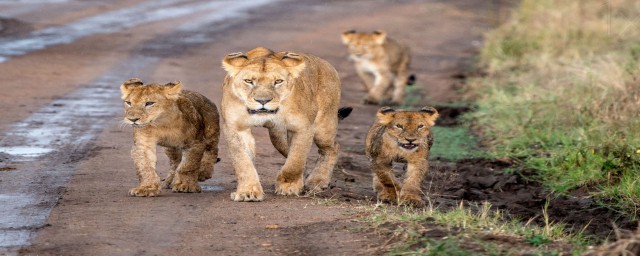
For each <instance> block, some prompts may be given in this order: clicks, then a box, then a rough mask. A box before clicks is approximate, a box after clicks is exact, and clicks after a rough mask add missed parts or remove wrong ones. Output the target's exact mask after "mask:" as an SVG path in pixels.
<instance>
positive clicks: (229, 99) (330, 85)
mask: <svg viewBox="0 0 640 256" xmlns="http://www.w3.org/2000/svg"><path fill="white" fill-rule="evenodd" d="M222 66H223V68H224V69H225V70H226V71H227V76H226V77H225V79H224V83H223V85H222V90H223V94H222V103H221V107H222V111H221V112H222V118H223V120H224V126H223V127H224V129H223V133H224V137H225V139H226V141H227V143H228V148H229V155H230V157H231V158H232V161H233V167H234V169H235V172H236V178H237V179H238V188H237V190H236V192H235V193H232V194H231V199H232V200H234V201H261V200H262V199H263V197H264V192H263V190H262V185H261V184H260V179H259V176H258V173H257V171H256V167H255V166H254V158H255V151H256V149H255V141H254V138H253V135H252V134H251V127H253V126H261V127H265V128H267V129H268V130H269V136H270V138H271V142H272V143H273V145H274V146H275V148H276V149H277V150H278V151H279V152H280V153H281V154H282V155H283V156H285V157H287V160H286V162H285V164H284V166H283V167H282V169H281V170H280V173H279V174H278V177H277V181H276V190H275V191H276V193H277V194H281V195H299V194H300V193H301V192H302V189H303V186H304V183H303V173H304V169H305V164H306V161H307V155H308V154H309V150H310V148H311V144H312V143H315V144H316V145H317V146H318V149H319V150H318V152H319V153H320V161H319V163H318V165H317V166H316V167H315V168H314V169H313V171H311V173H310V175H309V176H308V178H307V179H306V186H307V189H309V191H310V192H315V191H318V190H320V189H322V188H325V187H327V186H328V184H329V179H330V178H331V174H332V171H333V167H334V166H335V164H336V161H337V157H338V150H339V145H338V143H336V141H335V137H336V129H337V125H338V114H337V113H338V105H339V103H340V79H339V77H338V73H337V72H336V70H335V69H334V68H333V67H332V66H331V65H330V64H329V63H327V62H326V61H324V60H322V59H320V58H318V57H315V56H312V55H307V54H296V53H289V52H278V53H275V52H272V51H271V50H269V49H266V48H262V47H258V48H255V49H253V50H251V51H248V52H246V53H234V54H229V55H228V56H226V57H225V58H224V59H223V61H222ZM259 101H263V103H264V105H263V103H260V102H259ZM262 108H264V110H263V111H272V113H253V114H252V113H250V111H255V110H259V109H262ZM276 110H277V112H276Z"/></svg>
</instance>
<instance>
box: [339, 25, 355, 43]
mask: <svg viewBox="0 0 640 256" xmlns="http://www.w3.org/2000/svg"><path fill="white" fill-rule="evenodd" d="M355 34H356V31H355V30H353V29H352V30H349V31H345V32H342V35H341V37H342V43H343V44H349V43H351V39H353V35H355Z"/></svg>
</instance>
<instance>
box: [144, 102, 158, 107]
mask: <svg viewBox="0 0 640 256" xmlns="http://www.w3.org/2000/svg"><path fill="white" fill-rule="evenodd" d="M153 104H156V103H155V102H152V101H147V102H145V103H144V106H145V107H149V106H153Z"/></svg>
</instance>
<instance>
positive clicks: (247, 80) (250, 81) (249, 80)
mask: <svg viewBox="0 0 640 256" xmlns="http://www.w3.org/2000/svg"><path fill="white" fill-rule="evenodd" d="M244 82H245V83H248V84H253V80H251V79H245V80H244Z"/></svg>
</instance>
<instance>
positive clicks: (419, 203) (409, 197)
mask: <svg viewBox="0 0 640 256" xmlns="http://www.w3.org/2000/svg"><path fill="white" fill-rule="evenodd" d="M400 203H401V204H403V205H411V206H413V207H417V208H422V207H424V201H423V200H422V197H420V195H417V194H402V195H401V196H400Z"/></svg>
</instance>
